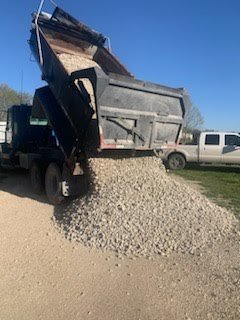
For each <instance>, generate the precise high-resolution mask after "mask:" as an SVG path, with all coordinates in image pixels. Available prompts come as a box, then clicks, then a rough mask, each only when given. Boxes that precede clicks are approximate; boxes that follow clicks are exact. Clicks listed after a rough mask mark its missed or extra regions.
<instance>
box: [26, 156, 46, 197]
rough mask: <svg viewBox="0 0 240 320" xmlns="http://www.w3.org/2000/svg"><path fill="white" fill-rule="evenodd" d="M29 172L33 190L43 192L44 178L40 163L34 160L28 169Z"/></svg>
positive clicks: (37, 192)
mask: <svg viewBox="0 0 240 320" xmlns="http://www.w3.org/2000/svg"><path fill="white" fill-rule="evenodd" d="M29 174H30V181H31V186H32V189H33V192H34V193H36V194H41V193H43V189H44V179H43V169H42V168H41V165H40V164H39V163H37V162H36V161H33V162H32V164H31V167H30V170H29Z"/></svg>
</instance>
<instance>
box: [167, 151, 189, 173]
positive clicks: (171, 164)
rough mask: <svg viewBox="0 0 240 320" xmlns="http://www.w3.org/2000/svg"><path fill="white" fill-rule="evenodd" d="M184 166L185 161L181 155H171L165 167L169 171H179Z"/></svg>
mask: <svg viewBox="0 0 240 320" xmlns="http://www.w3.org/2000/svg"><path fill="white" fill-rule="evenodd" d="M185 166H186V160H185V158H184V156H183V155H182V154H181V153H172V154H170V155H169V157H168V160H167V167H168V168H169V169H171V170H181V169H184V168H185Z"/></svg>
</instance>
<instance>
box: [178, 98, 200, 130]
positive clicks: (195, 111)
mask: <svg viewBox="0 0 240 320" xmlns="http://www.w3.org/2000/svg"><path fill="white" fill-rule="evenodd" d="M203 124H204V119H203V116H202V115H201V112H200V110H199V108H198V107H197V106H196V105H194V104H193V102H192V100H191V99H190V97H188V99H187V103H186V114H185V118H184V122H183V131H184V132H194V131H199V130H200V129H201V128H202V126H203Z"/></svg>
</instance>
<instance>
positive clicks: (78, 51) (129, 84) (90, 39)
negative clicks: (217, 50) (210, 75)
mask: <svg viewBox="0 0 240 320" xmlns="http://www.w3.org/2000/svg"><path fill="white" fill-rule="evenodd" d="M29 43H30V47H31V50H32V52H33V54H34V56H35V57H36V59H37V61H38V63H39V65H40V68H41V70H42V77H43V79H44V80H46V81H47V83H48V85H49V87H50V90H51V92H52V96H51V99H47V98H44V95H45V94H46V93H47V91H48V92H50V91H49V90H47V89H46V88H45V89H44V90H43V91H41V89H39V90H38V93H37V97H36V98H35V102H36V105H38V106H39V105H40V106H41V108H43V109H44V110H45V114H46V115H47V116H48V118H50V119H51V121H50V122H51V123H52V126H53V127H54V129H55V131H56V134H57V136H58V138H59V141H60V144H61V146H62V148H63V150H64V151H65V153H66V154H67V156H70V154H71V150H73V149H76V148H79V150H80V149H83V148H84V147H85V145H86V141H87V140H86V132H87V131H88V135H90V141H92V146H94V147H97V148H99V149H119V148H122V149H134V150H154V149H156V150H158V149H160V148H161V147H162V145H163V144H164V143H165V142H168V143H169V144H171V143H176V142H177V139H178V137H179V133H180V130H181V126H182V121H183V117H184V113H185V104H184V99H185V96H186V93H185V91H184V90H183V89H173V88H169V87H166V86H161V85H158V84H153V83H149V82H144V81H139V80H136V79H135V78H134V77H133V76H132V75H131V73H130V72H129V71H128V70H127V69H126V68H125V67H124V66H123V65H122V64H121V63H120V62H119V61H118V60H117V59H116V58H115V57H114V56H113V55H112V54H111V53H110V51H109V50H108V49H106V48H105V43H106V38H105V37H104V36H102V35H101V34H99V33H97V32H95V31H93V30H91V29H89V28H88V27H87V26H85V25H84V24H82V23H81V22H79V21H77V20H76V19H75V18H73V17H71V16H70V15H69V14H68V13H66V12H64V11H63V10H62V9H60V8H58V7H57V8H56V9H55V11H54V13H53V14H52V15H49V14H43V13H42V14H40V15H39V16H38V14H36V15H35V16H34V20H33V24H32V30H31V38H30V41H29ZM54 99H55V102H54V107H53V108H51V103H49V102H48V103H44V100H45V102H46V101H47V100H49V101H50V100H51V101H53V100H54ZM57 106H59V112H58V107H57ZM58 118H59V119H58ZM65 122H67V123H68V124H67V125H64V123H65ZM63 126H64V130H65V132H66V130H68V131H69V134H68V136H69V137H71V138H68V139H64V137H59V134H60V135H61V131H62V128H63ZM89 128H92V129H93V130H89ZM58 133H59V134H58ZM66 134H67V133H66ZM62 135H63V134H62ZM88 141H89V139H88Z"/></svg>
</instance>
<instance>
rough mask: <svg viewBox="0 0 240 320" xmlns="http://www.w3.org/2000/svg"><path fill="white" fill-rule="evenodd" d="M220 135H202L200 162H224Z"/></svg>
mask: <svg viewBox="0 0 240 320" xmlns="http://www.w3.org/2000/svg"><path fill="white" fill-rule="evenodd" d="M220 138H221V137H220V134H215V133H206V134H204V135H202V137H201V139H200V144H199V161H200V162H209V163H214V162H215V163H219V162H221V160H222V146H221V141H220Z"/></svg>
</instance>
